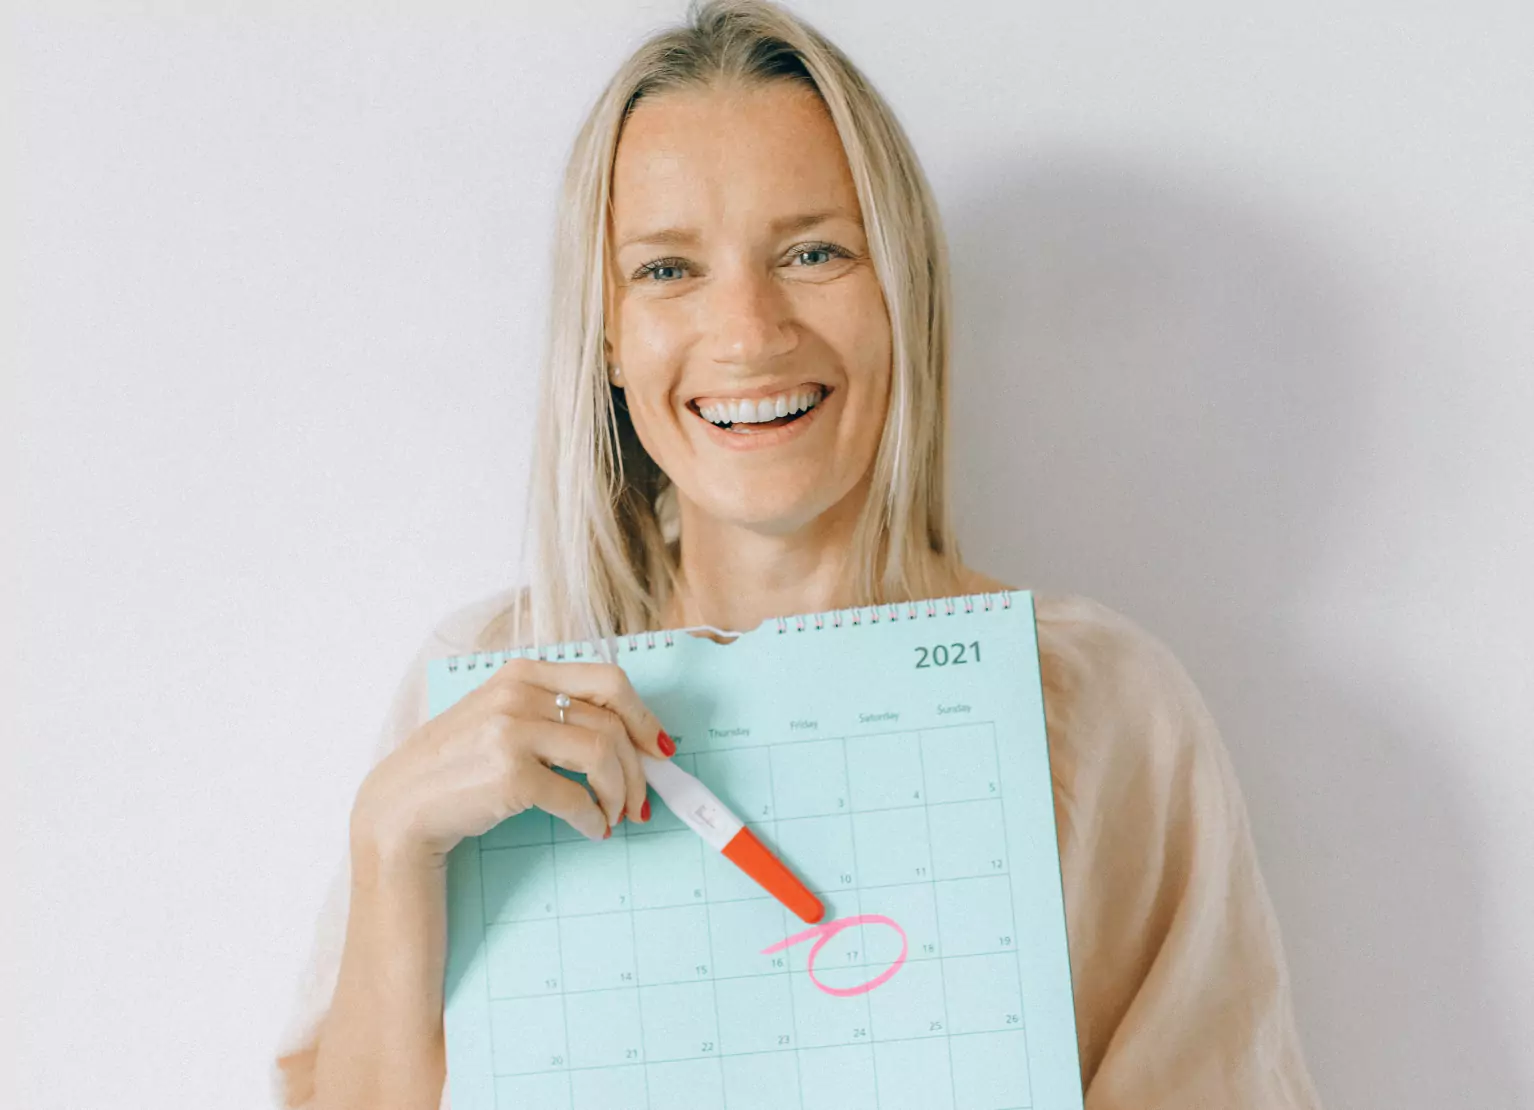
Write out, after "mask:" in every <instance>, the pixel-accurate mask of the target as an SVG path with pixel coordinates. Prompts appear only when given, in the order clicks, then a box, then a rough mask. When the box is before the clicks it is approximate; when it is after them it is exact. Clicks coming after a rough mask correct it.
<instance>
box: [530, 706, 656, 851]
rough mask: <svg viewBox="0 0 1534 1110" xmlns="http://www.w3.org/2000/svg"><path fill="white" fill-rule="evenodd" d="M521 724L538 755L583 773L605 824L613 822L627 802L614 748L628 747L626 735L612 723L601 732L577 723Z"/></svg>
mask: <svg viewBox="0 0 1534 1110" xmlns="http://www.w3.org/2000/svg"><path fill="white" fill-rule="evenodd" d="M523 727H524V728H525V729H526V730H527V733H526V735H527V744H528V747H529V749H531V751H532V752H533V753H534V754H535V755H537V756H538V758H540V759H542V760H544V761H545V762H546V763H553V764H555V765H556V766H559V767H563V768H565V769H566V770H569V771H579V772H581V773H582V774H584V775H585V776H586V784H587V785H588V786H589V787H591V792H592V793H593V794H595V795H596V798H597V804H598V805H599V806H601V808H602V814H603V816H604V817H605V818H606V819H607V823H608V825H609V826H611V825H616V824H617V823H618V816H619V814H621V813H622V812H623V807H624V805H626V804H627V802H628V784H627V782H626V781H625V775H624V772H623V764H622V763H621V762H620V761H619V758H618V749H619V748H628V747H629V744H628V737H627V736H625V735H624V734H623V733H622V731H621V730H619V729H614V728H612V726H609V729H610V730H611V731H610V732H609V733H608V734H605V735H604V734H603V733H601V732H596V731H593V730H591V729H588V728H582V727H581V726H580V725H573V724H571V725H561V724H557V723H552V724H551V723H549V722H547V721H527V722H524V726H523ZM613 732H616V733H617V735H616V736H614V735H612V733H613ZM629 750H630V751H633V749H632V748H629Z"/></svg>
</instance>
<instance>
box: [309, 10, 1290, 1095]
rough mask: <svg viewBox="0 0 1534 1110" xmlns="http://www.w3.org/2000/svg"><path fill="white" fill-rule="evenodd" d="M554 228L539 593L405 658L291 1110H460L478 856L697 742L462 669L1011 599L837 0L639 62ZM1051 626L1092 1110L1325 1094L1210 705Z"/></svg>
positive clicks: (925, 208) (887, 157)
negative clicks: (436, 672)
mask: <svg viewBox="0 0 1534 1110" xmlns="http://www.w3.org/2000/svg"><path fill="white" fill-rule="evenodd" d="M557 245H558V246H557V252H556V257H555V263H554V290H553V302H552V311H553V327H552V329H551V343H550V348H549V350H548V352H547V356H546V367H545V369H546V374H545V381H544V392H543V398H542V404H541V406H540V409H539V426H538V444H537V449H536V456H535V464H534V472H533V476H532V496H531V498H530V504H531V505H532V507H533V513H534V516H535V520H534V525H535V527H534V529H533V531H534V533H535V534H536V536H537V538H538V543H539V546H538V548H537V550H536V558H535V560H534V561H533V566H534V568H535V572H534V574H533V577H532V581H531V585H530V587H529V588H528V590H526V591H515V590H509V591H506V592H505V593H501V594H497V595H495V596H493V597H490V598H486V599H484V600H482V601H480V602H477V603H475V604H472V605H469V606H467V607H465V608H464V609H462V610H460V611H459V612H457V613H455V614H453V615H452V616H450V617H449V618H448V619H447V620H446V621H444V622H443V623H442V624H441V625H440V626H439V628H438V629H437V630H436V632H435V633H434V634H433V635H432V636H431V637H430V638H429V639H428V641H427V642H426V643H425V644H424V645H422V648H421V652H420V655H419V656H418V658H417V660H416V662H415V664H414V665H413V666H412V667H411V669H410V671H409V672H408V674H407V675H406V677H405V680H404V683H403V685H402V687H401V689H400V693H399V696H398V698H397V700H396V702H395V704H394V708H393V711H392V713H391V715H390V718H389V720H388V722H387V724H386V726H385V729H384V735H383V741H382V749H381V751H380V756H381V758H380V760H379V762H378V763H377V765H376V767H375V768H374V769H373V771H372V772H371V773H370V774H369V775H368V776H367V779H366V780H365V782H364V783H363V784H362V786H361V788H360V790H359V791H358V793H357V796H356V800H355V803H354V806H353V810H352V815H351V826H350V827H351V845H350V861H349V863H350V866H349V868H348V869H347V871H346V872H345V873H343V881H342V883H341V884H340V886H339V888H338V893H337V897H336V899H335V901H334V902H333V904H332V906H331V908H330V910H329V916H328V919H327V920H328V926H327V929H328V931H326V932H323V933H322V937H321V943H320V946H319V950H318V953H317V956H316V961H317V962H316V969H315V974H314V977H313V981H312V984H311V991H310V997H309V999H308V1002H307V1003H306V1006H305V1009H304V1011H303V1012H302V1013H301V1014H300V1015H299V1018H300V1022H299V1028H298V1029H297V1030H296V1032H295V1035H294V1036H293V1038H292V1043H291V1044H290V1045H289V1046H288V1047H289V1048H290V1051H288V1052H287V1053H286V1054H285V1055H284V1056H283V1057H282V1059H281V1060H280V1064H281V1068H282V1072H283V1076H284V1079H285V1081H286V1097H287V1103H288V1105H290V1106H300V1105H309V1106H314V1107H321V1108H324V1110H339V1108H341V1107H369V1108H373V1110H377V1108H383V1107H401V1108H403V1107H410V1108H416V1110H426V1108H428V1107H435V1106H437V1105H438V1102H439V1099H440V1098H442V1091H443V1068H444V1065H443V1043H442V1007H443V994H442V979H443V965H444V929H445V910H444V880H443V867H442V861H443V857H444V855H445V853H446V852H447V851H448V850H449V849H450V848H451V847H452V846H453V844H455V843H457V842H458V840H460V839H461V838H463V837H465V836H471V835H477V834H479V833H482V832H484V831H485V830H486V829H488V828H490V827H491V826H493V825H494V824H496V823H497V822H499V821H500V820H502V819H504V818H505V817H507V816H509V815H511V814H512V813H515V812H518V811H520V810H522V809H525V808H527V807H530V806H538V807H541V808H543V809H545V810H548V811H549V812H551V813H553V814H555V815H557V816H558V817H560V818H563V819H564V820H566V821H568V822H569V823H570V824H571V825H572V826H574V827H575V828H576V829H578V830H579V831H581V832H582V833H584V834H585V835H587V836H589V837H593V838H597V837H602V836H605V835H607V833H608V831H609V830H610V828H611V826H612V824H613V823H615V822H617V821H619V820H623V819H628V820H632V821H640V822H643V821H646V820H648V819H649V813H648V807H647V805H646V803H645V800H644V799H645V788H644V782H643V778H642V776H641V775H640V773H639V770H638V763H637V754H636V753H639V752H644V753H648V754H650V755H652V756H656V757H660V758H665V757H667V756H669V755H670V754H671V753H672V752H673V751H674V746H673V745H672V744H671V743H670V741H669V739H668V738H667V737H666V735H665V733H664V731H663V727H662V722H660V721H657V720H656V719H655V717H654V715H653V714H651V712H650V711H649V710H648V709H647V708H646V707H645V706H644V705H643V704H642V703H641V702H640V700H639V698H638V697H637V695H635V693H634V691H633V690H632V688H631V687H630V686H629V685H628V682H627V680H626V679H625V678H624V676H623V673H622V672H621V671H620V670H618V669H617V668H616V667H612V666H609V665H606V664H595V663H594V664H554V663H548V664H543V663H536V662H533V663H528V664H527V665H525V666H523V665H518V666H512V665H509V664H508V665H507V666H506V667H503V668H501V669H500V670H498V671H497V672H496V674H495V675H494V676H493V677H492V678H491V679H490V680H489V681H487V682H486V683H485V684H484V685H483V686H482V687H480V688H479V689H478V690H477V691H475V692H474V693H472V694H470V695H469V696H467V697H465V698H464V699H463V700H462V701H460V702H459V703H457V704H456V705H454V706H453V707H452V708H451V709H449V710H447V711H446V712H444V713H442V714H441V715H439V716H438V717H437V718H435V719H433V720H431V721H426V720H425V710H424V705H423V701H424V697H423V692H424V676H423V664H424V661H425V659H426V658H427V657H428V656H433V655H444V654H449V653H463V652H469V651H489V650H498V649H504V648H509V647H512V646H516V645H519V644H526V643H547V642H552V641H556V640H565V639H585V638H590V637H594V636H602V635H608V634H613V633H623V632H630V631H637V630H643V629H653V628H682V627H694V626H701V625H709V626H715V627H721V628H737V629H743V628H753V627H755V626H756V625H758V624H759V623H760V622H761V621H762V620H763V619H765V618H767V617H771V616H774V615H781V614H791V613H802V612H808V611H819V610H824V609H829V608H835V607H842V606H850V605H854V604H867V603H871V602H883V601H896V600H905V599H913V598H925V597H934V596H944V595H951V594H958V593H974V592H980V591H987V590H997V589H1005V588H1008V587H1006V586H1005V585H1004V584H1003V583H1001V582H998V581H997V580H995V579H993V578H991V577H988V576H986V575H984V574H982V573H980V572H978V571H976V570H973V569H971V568H969V567H967V566H965V565H964V564H963V563H962V562H961V561H960V559H959V555H958V548H957V545H956V543H955V541H954V536H953V532H952V528H951V524H950V520H949V513H948V504H947V501H946V499H945V494H944V478H945V462H946V460H945V454H944V451H945V441H944V434H945V428H944V423H945V421H944V416H945V413H946V403H947V395H946V394H947V384H946V378H947V369H948V367H947V360H948V327H949V304H948V274H947V263H946V257H945V253H944V242H943V236H942V233H941V230H940V228H939V224H938V219H937V210H936V206H935V205H934V203H933V200H932V197H931V195H930V193H929V192H928V189H927V185H926V183H925V179H924V176H923V174H922V172H921V169H920V166H919V164H918V162H917V159H916V157H915V155H914V153H913V152H912V151H911V149H910V147H909V145H908V143H907V141H906V139H905V136H904V134H903V133H902V131H901V130H900V128H899V126H898V124H897V123H896V122H895V120H894V117H893V115H892V114H891V112H890V111H889V109H888V107H887V106H886V105H885V103H884V102H883V101H882V100H881V99H880V98H879V97H878V95H877V94H876V93H875V92H874V91H873V90H872V89H871V88H870V86H869V85H868V83H867V82H866V81H865V80H864V78H863V77H862V76H861V75H860V74H859V73H858V71H857V70H856V69H855V68H854V67H853V66H852V65H851V63H850V62H848V61H847V59H846V58H845V57H844V56H843V55H842V54H841V53H840V52H839V51H837V50H836V48H835V47H833V46H832V45H830V44H829V43H827V42H826V41H825V40H824V39H823V38H821V37H820V36H818V35H817V34H816V33H815V32H814V31H813V30H812V29H810V28H809V27H807V26H806V25H805V24H804V23H803V22H801V21H799V20H797V19H795V18H794V17H792V16H791V15H789V14H787V13H785V12H784V11H782V10H781V9H778V8H776V7H774V6H772V5H770V4H767V3H761V2H752V0H739V2H724V3H710V4H707V5H705V6H704V7H703V8H702V9H701V10H694V11H692V12H691V13H690V16H689V21H688V24H687V25H686V26H684V27H682V28H679V29H677V30H675V31H673V32H669V33H666V34H663V35H661V36H658V37H657V38H656V39H654V40H652V41H650V42H648V43H646V44H645V45H644V46H643V47H642V48H641V49H640V50H638V51H637V52H636V53H635V54H634V56H633V57H632V58H631V59H630V60H629V61H628V62H627V63H626V64H625V65H624V66H623V68H622V69H621V70H620V71H619V73H618V74H617V76H616V77H615V78H614V79H613V81H612V83H611V84H610V85H609V87H608V88H607V90H606V91H605V93H604V94H603V96H602V98H601V100H600V102H599V103H598V104H597V106H596V107H595V109H594V110H593V111H592V113H591V115H590V117H589V119H588V120H587V122H586V124H585V126H584V127H583V128H582V130H581V133H580V135H579V137H578V139H577V142H576V145H575V148H574V151H573V154H572V157H571V159H570V163H569V170H568V174H567V177H566V181H565V186H564V195H563V198H562V204H561V208H560V216H559V226H558V236H557ZM1037 617H1038V629H1039V638H1040V646H1041V654H1042V660H1043V666H1044V672H1045V697H1046V706H1047V724H1048V731H1049V741H1050V749H1051V759H1052V766H1053V771H1054V776H1055V792H1056V816H1057V822H1058V827H1059V833H1060V852H1061V865H1062V870H1063V877H1064V886H1065V894H1066V908H1067V918H1068V923H1069V936H1070V946H1071V964H1072V974H1073V979H1074V991H1075V1002H1076V1017H1077V1027H1078V1035H1079V1038H1080V1045H1081V1065H1082V1081H1083V1084H1084V1085H1085V1088H1086V1091H1087V1099H1086V1102H1087V1106H1088V1107H1089V1108H1091V1110H1110V1108H1112V1110H1117V1108H1131V1107H1133V1108H1136V1110H1143V1108H1149V1107H1163V1106H1164V1107H1179V1108H1182V1107H1263V1108H1269V1107H1274V1108H1277V1107H1313V1106H1315V1105H1316V1100H1315V1096H1314V1093H1313V1091H1312V1088H1311V1084H1310V1080H1309V1078H1308V1076H1307V1074H1306V1070H1305V1066H1304V1064H1303V1061H1302V1058H1301V1054H1300V1050H1299V1046H1298V1040H1297V1037H1296V1034H1295V1029H1294V1022H1293V1017H1292V1013H1291V1005H1290V997H1289V986H1288V980H1287V973H1286V969H1285V963H1284V959H1283V955H1282V951H1281V946H1280V940H1279V935H1278V930H1277V927H1276V924H1275V921H1274V916H1273V911H1272V909H1271V906H1270V903H1269V900H1268V897H1267V894H1266V892H1265V889H1264V886H1263V883H1262V879H1261V876H1260V874H1259V872H1258V867H1257V861H1256V859H1255V855H1254V850H1253V844H1252V840H1251V837H1250V834H1249V831H1248V824H1247V817H1246V813H1245V810H1244V807H1243V803H1242V799H1241V794H1240V791H1239V788H1238V786H1237V784H1236V782H1235V780H1234V778H1233V776H1232V771H1231V767H1230V764H1229V762H1228V760H1227V758H1226V754H1225V751H1224V748H1223V745H1222V743H1221V741H1220V738H1219V736H1218V734H1217V732H1216V730H1215V726H1214V724H1213V722H1212V721H1211V720H1210V717H1209V714H1208V712H1207V710H1206V709H1205V706H1204V704H1203V702H1202V700H1201V699H1200V696H1199V694H1198V692H1197V690H1196V689H1195V688H1194V686H1193V684H1192V683H1191V681H1190V680H1189V678H1188V676H1187V674H1186V673H1185V671H1184V670H1183V668H1182V667H1181V666H1180V665H1179V664H1178V662H1177V661H1176V659H1174V658H1173V656H1172V655H1171V654H1170V653H1169V652H1168V650H1167V649H1166V648H1165V647H1164V646H1162V645H1161V644H1160V642H1159V641H1157V640H1155V639H1153V638H1152V637H1151V636H1149V635H1148V634H1147V633H1145V632H1144V631H1142V630H1141V629H1139V628H1138V627H1137V626H1136V625H1134V624H1132V623H1131V622H1130V621H1128V620H1127V619H1126V618H1124V617H1122V616H1119V615H1117V614H1116V613H1114V612H1112V611H1110V610H1108V609H1106V608H1104V607H1103V606H1101V605H1098V604H1095V603H1093V602H1091V601H1089V600H1086V599H1084V598H1079V597H1064V598H1053V599H1051V598H1039V599H1037ZM556 667H557V668H559V670H558V674H557V676H556V675H554V674H552V670H553V668H556ZM557 690H564V691H566V692H568V693H569V694H570V695H572V696H573V697H574V699H575V701H574V704H573V705H572V706H571V708H570V717H571V721H570V724H568V725H561V724H559V723H558V716H557V710H556V709H555V707H554V693H555V691H557ZM550 765H557V766H562V767H566V768H571V769H575V770H579V771H583V772H586V773H587V775H588V776H589V782H590V784H591V788H592V790H591V792H590V793H588V792H587V791H586V790H585V789H583V788H581V787H579V786H577V785H575V784H574V783H573V782H572V781H571V780H569V779H567V778H564V777H562V776H560V775H557V774H555V773H554V772H553V771H551V770H550ZM345 902H349V913H347V912H346V910H345V909H343V903H345ZM343 918H344V921H345V928H344V933H343V932H342V931H341V930H340V922H341V921H342V920H343Z"/></svg>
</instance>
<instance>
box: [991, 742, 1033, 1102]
mask: <svg viewBox="0 0 1534 1110" xmlns="http://www.w3.org/2000/svg"><path fill="white" fill-rule="evenodd" d="M991 747H992V749H993V750H995V749H996V725H995V723H994V722H993V723H992V724H991ZM999 756H1000V753H999V752H998V758H997V762H996V773H997V774H1000V773H1001V760H1000V757H999ZM1001 831H1002V839H1003V840H1004V841H1005V842H1006V843H1009V844H1010V843H1011V841H1010V840H1007V839H1006V832H1007V808H1006V806H1003V807H1002V809H1001ZM1011 887H1012V872H1011V868H1010V867H1009V868H1008V869H1007V888H1008V892H1009V893H1013V894H1015V892H1014V891H1012V890H1011ZM1016 939H1017V938H1016V934H1015V933H1014V935H1013V941H1014V944H1013V947H1014V948H1015V947H1016V943H1015V942H1016ZM1012 963H1013V965H1014V967H1015V968H1016V969H1017V1007H1018V1024H1019V1025H1021V1026H1022V1028H1021V1029H1020V1030H1019V1032H1020V1033H1021V1034H1022V1037H1023V1053H1024V1055H1027V1052H1028V997H1027V995H1026V994H1025V993H1024V992H1023V967H1022V964H1021V963H1019V962H1018V961H1017V960H1015V959H1014V960H1013V961H1012ZM1028 1104H1029V1105H1030V1106H1031V1105H1033V1072H1032V1071H1031V1070H1030V1071H1029V1072H1028Z"/></svg>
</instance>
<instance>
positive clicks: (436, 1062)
mask: <svg viewBox="0 0 1534 1110" xmlns="http://www.w3.org/2000/svg"><path fill="white" fill-rule="evenodd" d="M351 858H352V883H351V911H350V913H349V914H348V917H347V923H346V942H345V947H344V948H343V949H342V954H341V966H340V971H339V973H338V977H337V980H336V992H335V996H334V998H333V999H332V1001H331V1005H330V1011H329V1012H328V1013H327V1014H326V1016H325V1020H324V1022H323V1023H322V1025H321V1027H320V1033H319V1037H318V1040H317V1042H316V1044H315V1048H314V1057H313V1073H312V1074H313V1087H312V1098H311V1100H310V1101H309V1102H308V1103H307V1105H309V1106H311V1107H312V1108H313V1110H437V1106H438V1105H439V1103H440V1102H441V1098H442V1083H443V1076H444V1073H445V1063H444V1057H443V1044H442V981H443V972H444V967H443V959H444V956H443V953H444V952H445V950H446V944H445V938H446V930H447V912H446V872H445V871H444V869H442V868H440V867H437V866H432V865H429V864H422V863H420V862H416V861H413V860H410V859H401V858H398V857H397V856H391V854H390V853H389V852H388V850H387V849H386V848H385V847H383V846H382V845H379V844H378V843H377V842H376V839H375V838H374V837H372V836H371V835H370V834H369V833H368V832H367V831H366V830H356V831H354V832H353V835H352V857H351Z"/></svg>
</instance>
